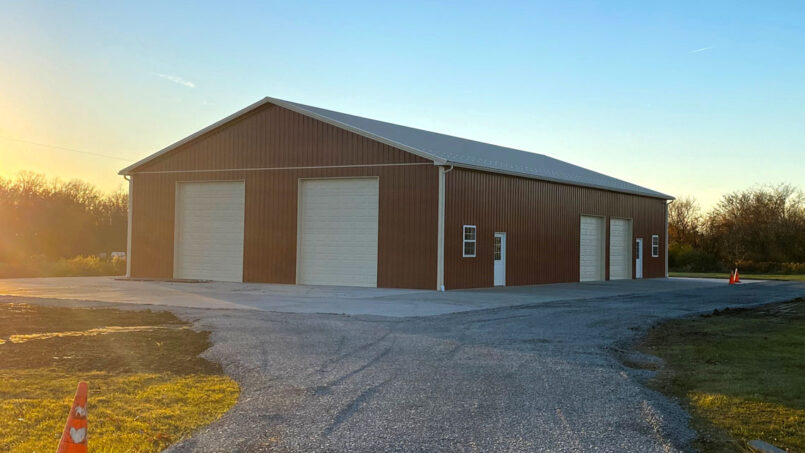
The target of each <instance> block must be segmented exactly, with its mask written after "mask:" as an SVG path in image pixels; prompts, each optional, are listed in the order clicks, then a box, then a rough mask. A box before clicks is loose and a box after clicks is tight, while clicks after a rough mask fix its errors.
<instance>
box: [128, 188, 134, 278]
mask: <svg viewBox="0 0 805 453" xmlns="http://www.w3.org/2000/svg"><path fill="white" fill-rule="evenodd" d="M126 179H128V180H129V201H128V203H129V206H128V220H127V227H126V277H127V278H131V223H132V222H131V219H132V216H133V215H134V178H133V177H132V176H129V177H128V178H126Z"/></svg>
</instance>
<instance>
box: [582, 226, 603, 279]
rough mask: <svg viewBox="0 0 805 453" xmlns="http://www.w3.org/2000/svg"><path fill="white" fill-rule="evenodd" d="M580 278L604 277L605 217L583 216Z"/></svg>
mask: <svg viewBox="0 0 805 453" xmlns="http://www.w3.org/2000/svg"><path fill="white" fill-rule="evenodd" d="M579 250H580V254H579V280H581V281H583V282H586V281H594V280H603V279H604V219H603V217H591V216H581V239H580V244H579Z"/></svg>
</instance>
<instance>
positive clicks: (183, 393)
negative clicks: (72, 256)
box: [0, 304, 239, 452]
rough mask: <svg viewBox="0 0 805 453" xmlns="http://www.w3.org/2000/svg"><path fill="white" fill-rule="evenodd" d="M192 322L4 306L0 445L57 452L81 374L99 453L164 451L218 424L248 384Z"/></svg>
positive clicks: (163, 315) (144, 314)
mask: <svg viewBox="0 0 805 453" xmlns="http://www.w3.org/2000/svg"><path fill="white" fill-rule="evenodd" d="M109 327H114V328H111V329H110V328H109ZM189 327H190V326H189V325H188V324H187V323H184V322H182V321H181V320H179V319H177V318H176V317H175V316H173V315H172V314H170V313H167V312H158V313H154V312H150V311H125V310H110V309H70V308H62V307H41V306H33V305H26V304H0V413H2V414H3V417H0V451H11V452H52V451H55V450H56V446H57V445H58V442H59V437H60V436H61V433H62V430H63V429H64V424H65V422H66V420H67V414H68V412H69V410H70V405H71V404H72V399H73V395H74V393H75V388H76V385H77V383H78V381H79V380H85V381H87V382H88V383H89V401H88V410H89V431H88V436H87V437H88V442H89V451H92V452H119V451H127V452H151V451H161V450H162V449H164V448H165V447H167V446H168V445H170V444H172V443H174V442H176V441H178V440H181V439H182V438H183V437H186V436H188V435H189V434H191V433H192V432H193V431H194V430H195V429H197V428H199V427H201V426H204V425H206V424H209V423H210V422H212V421H214V420H216V419H217V418H219V417H220V416H221V415H222V414H223V413H224V412H226V411H227V410H229V409H230V408H231V407H232V406H233V405H234V404H235V401H236V400H237V397H238V393H239V389H238V386H237V384H236V383H235V382H234V381H232V380H231V379H229V378H228V377H226V376H225V375H223V373H222V371H221V368H220V366H218V365H217V364H214V363H212V362H209V361H207V360H205V359H202V358H200V357H198V355H199V354H200V353H202V352H203V351H204V350H205V349H207V348H208V347H209V345H210V343H209V339H208V333H206V332H196V331H194V330H192V329H190V328H189Z"/></svg>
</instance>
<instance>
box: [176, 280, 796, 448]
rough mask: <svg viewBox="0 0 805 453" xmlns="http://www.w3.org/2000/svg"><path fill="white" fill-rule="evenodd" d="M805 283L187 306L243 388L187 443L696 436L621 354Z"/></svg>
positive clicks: (525, 444)
mask: <svg viewBox="0 0 805 453" xmlns="http://www.w3.org/2000/svg"><path fill="white" fill-rule="evenodd" d="M803 295H805V284H802V283H782V282H767V283H756V284H749V285H743V286H738V287H728V286H726V285H724V286H718V287H708V288H699V289H693V290H683V291H669V292H661V293H655V294H636V295H631V296H628V295H627V296H614V297H603V298H598V299H587V300H574V301H559V302H556V301H555V302H540V303H535V304H531V305H522V306H516V307H506V308H496V309H490V310H479V311H470V312H463V313H456V314H450V315H441V316H432V317H424V318H384V317H377V316H344V315H314V314H296V313H271V312H259V311H254V310H199V309H176V308H173V309H172V311H175V312H177V313H178V314H180V315H181V316H183V317H186V318H189V319H194V320H196V321H197V322H198V325H199V326H200V327H202V328H205V329H210V330H211V331H212V332H213V342H214V343H215V346H214V347H213V348H211V349H210V350H209V351H208V352H207V354H208V357H209V358H211V359H213V360H217V361H220V362H221V363H222V364H223V366H224V369H225V370H226V371H227V373H229V374H230V375H232V376H233V377H235V378H236V379H237V380H238V381H239V382H240V384H241V386H242V388H243V392H242V395H241V398H240V401H239V402H238V404H237V405H236V406H235V407H234V408H233V410H231V411H230V412H229V413H228V414H226V415H225V416H224V417H223V418H222V419H221V420H219V421H218V422H216V423H214V424H212V425H210V426H209V427H207V428H205V429H203V430H202V431H201V432H200V433H198V434H197V435H196V436H194V437H193V438H191V439H188V440H186V441H185V442H183V443H181V444H178V445H176V446H174V447H173V448H172V450H173V451H179V452H185V451H203V452H212V451H222V452H223V451H226V452H230V451H244V452H251V451H294V452H310V451H365V452H380V451H639V452H651V451H679V450H683V451H684V450H686V448H687V445H688V441H689V440H690V439H691V437H692V435H693V433H691V432H690V431H689V429H688V428H687V427H686V423H687V416H686V415H685V413H684V412H682V411H681V410H680V409H679V408H678V407H677V406H676V405H674V404H673V403H671V402H670V401H668V400H667V399H665V398H663V397H662V396H661V395H658V394H656V393H655V392H652V391H650V390H648V389H646V388H645V387H643V386H642V385H641V384H640V382H641V381H642V377H644V376H645V373H646V372H645V371H638V370H631V369H629V368H626V367H624V366H622V365H621V364H620V362H619V361H618V360H617V358H616V356H617V355H618V354H620V353H621V352H622V351H623V348H625V347H628V342H629V341H630V340H633V339H634V337H635V335H637V334H639V333H640V332H641V331H642V330H643V329H646V328H648V327H649V326H651V325H652V324H653V323H655V322H656V321H658V320H660V319H663V318H668V317H675V316H683V315H686V314H691V313H695V312H702V311H710V310H712V309H713V308H723V307H725V306H730V307H736V306H740V305H749V304H758V303H765V302H773V301H780V300H787V299H791V298H794V297H797V296H803ZM490 297H505V296H504V295H497V296H496V295H495V294H490Z"/></svg>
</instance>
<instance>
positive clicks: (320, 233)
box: [296, 178, 379, 287]
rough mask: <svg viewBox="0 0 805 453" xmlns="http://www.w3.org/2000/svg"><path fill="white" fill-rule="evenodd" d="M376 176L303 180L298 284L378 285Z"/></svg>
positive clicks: (300, 209) (301, 182)
mask: <svg viewBox="0 0 805 453" xmlns="http://www.w3.org/2000/svg"><path fill="white" fill-rule="evenodd" d="M378 202H379V201H378V180H377V178H361V179H352V178H342V179H303V180H300V184H299V237H298V253H297V258H298V261H297V278H296V282H297V283H300V284H305V285H340V286H370V287H374V286H377V219H378Z"/></svg>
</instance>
